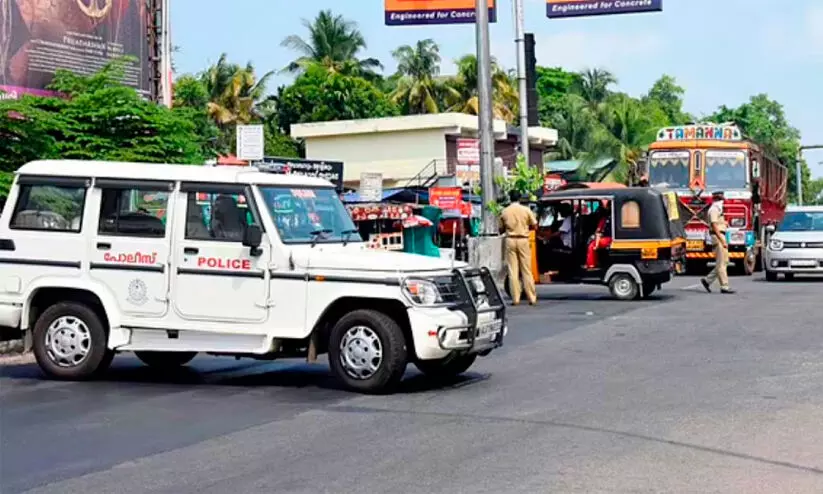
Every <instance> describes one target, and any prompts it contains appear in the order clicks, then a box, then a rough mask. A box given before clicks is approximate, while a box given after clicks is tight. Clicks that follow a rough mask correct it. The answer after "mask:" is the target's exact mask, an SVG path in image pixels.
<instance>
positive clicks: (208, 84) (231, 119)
mask: <svg viewBox="0 0 823 494" xmlns="http://www.w3.org/2000/svg"><path fill="white" fill-rule="evenodd" d="M273 75H274V72H268V73H266V74H264V75H263V76H262V77H260V78H259V79H258V78H257V77H256V75H255V72H254V66H253V65H252V64H251V63H248V64H246V66H245V67H241V66H240V65H237V64H234V63H229V62H228V57H227V56H226V54H225V53H224V54H222V55H221V56H220V59H219V60H218V61H217V63H216V64H214V65H212V66H211V67H209V68H208V69H207V70H206V71H205V72H204V73H203V74H202V75H201V79H202V82H203V85H204V86H205V88H206V92H207V93H208V96H209V102H208V104H207V110H208V114H209V116H211V117H212V119H214V121H215V123H217V124H218V125H219V126H221V127H225V126H228V125H237V124H241V125H242V124H248V123H250V122H252V121H253V120H255V119H257V118H259V117H260V114H259V112H258V111H257V110H258V108H257V107H258V104H260V103H261V101H262V100H263V97H264V95H265V93H266V83H267V82H268V80H269V79H270V78H271V77H272V76H273Z"/></svg>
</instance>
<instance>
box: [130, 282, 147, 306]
mask: <svg viewBox="0 0 823 494" xmlns="http://www.w3.org/2000/svg"><path fill="white" fill-rule="evenodd" d="M128 292H129V296H128V298H127V299H126V300H127V301H128V302H129V303H130V304H132V305H143V304H145V303H146V302H148V301H149V287H147V286H146V283H145V282H144V281H143V280H132V281H131V283H129V289H128Z"/></svg>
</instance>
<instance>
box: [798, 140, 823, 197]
mask: <svg viewBox="0 0 823 494" xmlns="http://www.w3.org/2000/svg"><path fill="white" fill-rule="evenodd" d="M809 149H823V144H815V145H813V146H800V149H798V150H797V163H796V165H795V166H796V168H795V174H796V175H795V177H796V179H795V181H796V182H797V184H796V185H797V205H798V206H802V205H803V170H802V167H801V163H802V162H803V151H806V150H809Z"/></svg>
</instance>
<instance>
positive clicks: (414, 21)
mask: <svg viewBox="0 0 823 494" xmlns="http://www.w3.org/2000/svg"><path fill="white" fill-rule="evenodd" d="M488 3H489V22H497V9H496V7H495V4H496V3H497V1H496V0H488ZM475 7H476V4H475V0H385V15H386V25H387V26H419V25H426V24H474V17H475Z"/></svg>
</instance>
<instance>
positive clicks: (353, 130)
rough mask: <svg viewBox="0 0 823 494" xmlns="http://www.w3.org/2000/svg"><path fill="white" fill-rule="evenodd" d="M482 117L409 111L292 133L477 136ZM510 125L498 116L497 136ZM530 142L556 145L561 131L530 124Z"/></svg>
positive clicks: (505, 132)
mask: <svg viewBox="0 0 823 494" xmlns="http://www.w3.org/2000/svg"><path fill="white" fill-rule="evenodd" d="M478 128H479V125H478V119H477V116H475V115H468V114H465V113H434V114H426V115H405V116H401V117H383V118H366V119H359V120H337V121H333V122H312V123H303V124H293V125H292V126H291V129H290V130H291V136H292V137H295V138H303V139H307V138H308V139H310V138H318V137H335V136H344V135H356V134H374V133H381V132H410V131H415V130H436V129H441V130H443V133H444V134H450V135H466V136H474V135H476V134H477V132H478ZM509 131H510V128H509V126H508V124H507V123H506V122H505V121H503V120H497V119H495V120H494V137H495V139H506V138H507V137H508V133H509ZM529 142H533V143H535V144H543V145H546V146H553V145H555V144H556V143H557V131H556V130H555V129H547V128H544V127H529Z"/></svg>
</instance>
